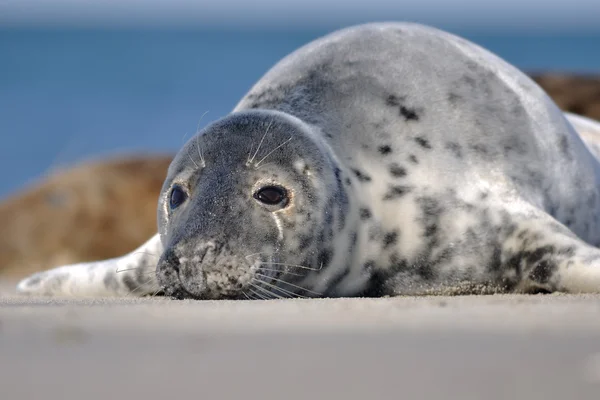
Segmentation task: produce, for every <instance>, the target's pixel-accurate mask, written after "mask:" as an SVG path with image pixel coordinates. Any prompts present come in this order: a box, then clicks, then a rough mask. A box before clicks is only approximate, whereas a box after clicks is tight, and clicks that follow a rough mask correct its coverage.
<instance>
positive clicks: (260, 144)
mask: <svg viewBox="0 0 600 400" xmlns="http://www.w3.org/2000/svg"><path fill="white" fill-rule="evenodd" d="M271 125H273V120H271V122H269V125H268V126H267V129H266V130H265V133H264V134H263V136H262V138H261V139H260V143H258V147H257V148H256V151H255V152H254V155H253V156H252V158H250V153H251V152H252V148H250V153H248V161H247V162H246V165H248V164H251V163H252V161H254V158H255V157H256V155H257V154H258V151H259V150H260V146H262V144H263V141H264V140H265V136H267V133H269V129H271Z"/></svg>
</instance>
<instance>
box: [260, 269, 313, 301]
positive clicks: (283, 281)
mask: <svg viewBox="0 0 600 400" xmlns="http://www.w3.org/2000/svg"><path fill="white" fill-rule="evenodd" d="M256 275H258V276H264V277H265V278H269V279H272V280H274V281H276V282H281V283H284V284H286V285H290V286H292V287H295V288H296V289H300V290H304V291H305V292H308V293H312V294H315V295H317V296H322V295H323V293H319V292H315V291H313V290H310V289H307V288H304V287H302V286H298V285H294V284H293V283H289V282H288V281H285V280H283V279H279V278H274V277H272V276H267V275H263V274H259V273H257V274H256Z"/></svg>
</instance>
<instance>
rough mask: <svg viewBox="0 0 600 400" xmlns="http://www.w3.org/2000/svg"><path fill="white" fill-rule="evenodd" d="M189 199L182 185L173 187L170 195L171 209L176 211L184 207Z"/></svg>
mask: <svg viewBox="0 0 600 400" xmlns="http://www.w3.org/2000/svg"><path fill="white" fill-rule="evenodd" d="M187 198H188V195H187V193H186V191H185V190H184V189H183V187H181V185H173V187H172V188H171V193H170V194H169V208H170V209H171V210H175V209H176V208H177V207H179V206H180V205H182V204H183V203H184V202H185V201H186V200H187Z"/></svg>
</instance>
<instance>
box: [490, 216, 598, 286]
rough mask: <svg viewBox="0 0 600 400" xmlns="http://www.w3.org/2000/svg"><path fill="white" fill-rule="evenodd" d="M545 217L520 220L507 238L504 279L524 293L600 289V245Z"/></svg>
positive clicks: (504, 252) (505, 243)
mask: <svg viewBox="0 0 600 400" xmlns="http://www.w3.org/2000/svg"><path fill="white" fill-rule="evenodd" d="M544 219H545V218H542V219H534V220H525V221H521V222H520V223H519V224H518V225H517V229H515V230H514V231H513V232H512V233H511V234H510V235H509V236H508V237H507V238H506V240H505V241H504V245H503V251H502V265H503V267H504V268H503V273H504V278H505V282H506V281H512V282H513V283H514V290H515V291H517V292H525V293H532V292H539V291H546V292H555V291H559V292H567V293H600V249H598V248H596V247H593V246H591V245H589V244H587V243H585V242H583V241H582V240H581V239H579V238H578V237H577V236H575V234H573V233H572V232H571V231H570V230H568V229H567V228H566V227H565V226H563V225H561V224H559V223H558V222H556V221H553V220H552V221H544Z"/></svg>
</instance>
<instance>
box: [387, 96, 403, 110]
mask: <svg viewBox="0 0 600 400" xmlns="http://www.w3.org/2000/svg"><path fill="white" fill-rule="evenodd" d="M401 101H404V97H401V98H398V97H396V96H394V95H393V94H391V95H389V96H388V97H387V99H386V100H385V104H387V105H388V106H390V107H396V106H399V105H400V102H401Z"/></svg>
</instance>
